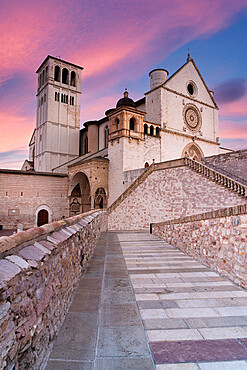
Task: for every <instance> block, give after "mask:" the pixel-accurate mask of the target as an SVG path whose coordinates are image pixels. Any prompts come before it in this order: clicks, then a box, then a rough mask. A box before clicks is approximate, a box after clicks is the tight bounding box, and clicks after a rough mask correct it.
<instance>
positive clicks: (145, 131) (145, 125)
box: [144, 123, 148, 134]
mask: <svg viewBox="0 0 247 370" xmlns="http://www.w3.org/2000/svg"><path fill="white" fill-rule="evenodd" d="M147 133H148V125H147V124H146V123H145V124H144V134H147Z"/></svg>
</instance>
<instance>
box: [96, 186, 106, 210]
mask: <svg viewBox="0 0 247 370" xmlns="http://www.w3.org/2000/svg"><path fill="white" fill-rule="evenodd" d="M106 203H107V202H106V192H105V189H104V188H98V189H97V190H96V192H95V197H94V208H95V209H103V208H106Z"/></svg>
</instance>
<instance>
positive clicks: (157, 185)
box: [108, 160, 247, 230]
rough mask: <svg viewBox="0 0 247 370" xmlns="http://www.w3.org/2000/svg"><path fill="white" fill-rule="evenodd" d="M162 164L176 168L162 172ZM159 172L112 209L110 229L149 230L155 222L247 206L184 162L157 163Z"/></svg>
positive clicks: (234, 195)
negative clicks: (150, 225) (160, 167)
mask: <svg viewBox="0 0 247 370" xmlns="http://www.w3.org/2000/svg"><path fill="white" fill-rule="evenodd" d="M162 165H164V166H168V167H169V166H170V167H174V168H166V169H159V166H162ZM155 166H156V165H155ZM154 168H155V167H154ZM157 169H158V170H154V171H153V172H151V173H150V174H149V176H148V177H147V178H146V179H145V180H144V181H143V182H142V183H140V184H139V185H138V186H137V187H136V188H133V189H132V190H131V191H129V189H127V191H129V192H128V196H127V197H126V198H125V199H123V200H121V199H120V202H119V203H118V205H117V206H116V207H115V208H113V209H111V208H110V212H109V218H108V222H109V223H108V227H109V230H138V229H145V228H148V227H149V224H150V223H152V222H161V221H165V220H172V219H174V218H178V217H184V216H189V215H193V214H198V213H202V212H207V211H211V210H216V209H219V208H225V207H231V206H235V205H240V204H244V203H245V204H246V203H247V200H246V198H244V197H242V196H239V195H238V194H236V193H234V192H232V191H231V190H228V189H227V188H225V187H224V186H222V185H219V184H217V183H215V182H213V181H211V180H209V179H208V178H206V177H205V176H203V175H201V174H198V173H196V172H194V171H192V170H191V169H190V168H188V167H185V166H184V165H183V160H176V161H170V162H164V163H163V164H157ZM144 173H145V172H144Z"/></svg>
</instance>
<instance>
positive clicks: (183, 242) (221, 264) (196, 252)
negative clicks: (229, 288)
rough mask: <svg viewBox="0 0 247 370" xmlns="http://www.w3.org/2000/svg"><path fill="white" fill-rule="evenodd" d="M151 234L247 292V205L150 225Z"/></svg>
mask: <svg viewBox="0 0 247 370" xmlns="http://www.w3.org/2000/svg"><path fill="white" fill-rule="evenodd" d="M151 226H152V227H151V229H152V233H153V234H155V235H157V236H158V237H160V238H161V239H164V240H165V241H166V242H168V243H170V244H172V245H173V246H175V247H177V248H179V249H180V250H181V251H183V252H185V253H187V254H188V255H190V256H192V257H194V258H195V259H196V260H198V261H200V262H202V263H203V264H205V265H207V266H209V267H210V268H211V269H213V270H215V271H217V272H218V273H220V274H221V275H223V276H225V277H227V278H229V279H230V280H232V281H233V282H234V283H236V284H238V285H240V286H242V287H243V288H245V289H247V250H246V245H247V205H246V204H243V205H239V206H236V207H230V208H224V209H218V210H215V211H211V212H206V213H203V214H197V215H192V216H187V217H184V218H179V219H175V220H169V221H165V222H160V223H154V224H152V225H151Z"/></svg>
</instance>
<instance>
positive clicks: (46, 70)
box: [45, 66, 48, 81]
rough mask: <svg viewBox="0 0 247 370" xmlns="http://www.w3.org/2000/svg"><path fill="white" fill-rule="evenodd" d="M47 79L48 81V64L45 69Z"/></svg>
mask: <svg viewBox="0 0 247 370" xmlns="http://www.w3.org/2000/svg"><path fill="white" fill-rule="evenodd" d="M45 80H46V81H48V66H47V67H46V69H45Z"/></svg>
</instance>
